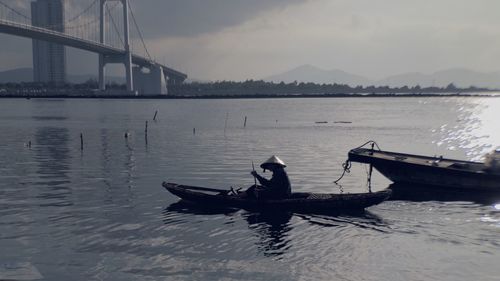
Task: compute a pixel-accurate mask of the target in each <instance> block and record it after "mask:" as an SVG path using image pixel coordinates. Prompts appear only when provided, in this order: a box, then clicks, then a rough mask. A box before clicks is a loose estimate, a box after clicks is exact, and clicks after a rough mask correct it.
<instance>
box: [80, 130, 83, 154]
mask: <svg viewBox="0 0 500 281" xmlns="http://www.w3.org/2000/svg"><path fill="white" fill-rule="evenodd" d="M80 150H83V133H80Z"/></svg>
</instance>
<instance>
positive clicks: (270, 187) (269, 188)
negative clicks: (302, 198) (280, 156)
mask: <svg viewBox="0 0 500 281" xmlns="http://www.w3.org/2000/svg"><path fill="white" fill-rule="evenodd" d="M257 179H258V180H259V183H260V184H261V185H262V186H259V187H257V188H256V191H257V197H258V198H259V199H282V198H288V197H290V195H291V194H292V186H291V184H290V179H289V178H288V175H287V173H286V172H285V170H283V169H279V170H276V171H274V172H273V176H272V178H271V179H270V180H268V179H265V178H263V177H261V176H260V175H257Z"/></svg>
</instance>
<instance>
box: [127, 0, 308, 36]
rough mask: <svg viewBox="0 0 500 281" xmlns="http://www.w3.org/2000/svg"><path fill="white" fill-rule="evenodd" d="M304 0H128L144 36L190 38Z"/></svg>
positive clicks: (237, 23)
mask: <svg viewBox="0 0 500 281" xmlns="http://www.w3.org/2000/svg"><path fill="white" fill-rule="evenodd" d="M304 1H305V0H252V1H248V0H210V1H207V0H132V1H131V2H130V3H131V6H132V8H133V9H134V10H135V14H136V16H137V19H138V21H139V22H140V26H141V29H142V30H143V31H144V34H145V35H146V37H147V38H164V37H170V36H176V37H192V36H197V35H200V34H207V33H212V32H217V31H220V30H222V29H224V28H227V27H231V26H235V25H239V24H241V23H243V22H245V21H248V20H250V19H252V18H254V17H255V16H257V15H259V14H260V13H263V12H266V11H270V10H279V9H284V8H286V7H288V6H289V5H292V4H296V3H301V2H304Z"/></svg>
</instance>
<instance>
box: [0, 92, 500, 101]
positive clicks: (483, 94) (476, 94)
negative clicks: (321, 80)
mask: <svg viewBox="0 0 500 281" xmlns="http://www.w3.org/2000/svg"><path fill="white" fill-rule="evenodd" d="M387 97H398V98H399V97H401V98H414V97H491V98H495V97H500V92H496V91H488V92H468V93H463V92H461V93H421V94H420V93H419V94H415V93H408V94H406V93H397V94H395V93H385V94H384V93H380V94H376V93H371V94H291V95H199V96H180V95H148V96H134V95H130V94H124V95H119V94H118V95H117V94H112V95H106V94H89V95H70V94H53V95H43V96H41V95H19V94H17V95H16V94H12V95H8V94H6V95H0V99H54V98H62V99H139V100H140V99H289V98H387Z"/></svg>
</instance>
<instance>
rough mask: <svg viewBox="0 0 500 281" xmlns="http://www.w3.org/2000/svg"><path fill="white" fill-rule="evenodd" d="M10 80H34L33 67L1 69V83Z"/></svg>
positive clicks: (14, 81)
mask: <svg viewBox="0 0 500 281" xmlns="http://www.w3.org/2000/svg"><path fill="white" fill-rule="evenodd" d="M9 82H12V83H20V82H33V69H31V68H17V69H12V70H6V71H0V83H9Z"/></svg>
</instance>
